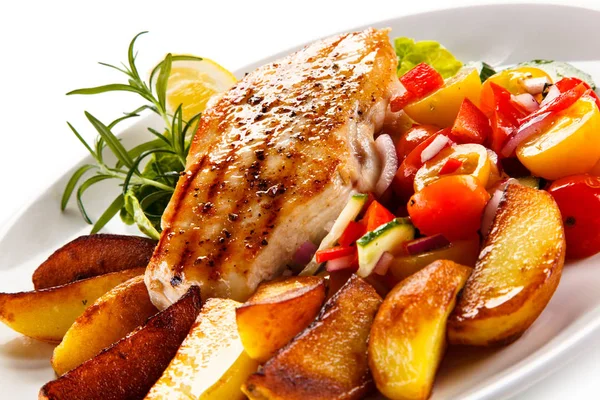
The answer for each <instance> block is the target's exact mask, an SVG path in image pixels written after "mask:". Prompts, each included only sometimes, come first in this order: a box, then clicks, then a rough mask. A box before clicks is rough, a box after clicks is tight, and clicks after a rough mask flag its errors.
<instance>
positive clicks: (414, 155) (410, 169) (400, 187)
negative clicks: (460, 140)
mask: <svg viewBox="0 0 600 400" xmlns="http://www.w3.org/2000/svg"><path fill="white" fill-rule="evenodd" d="M439 135H445V136H450V135H451V130H450V128H445V129H442V130H440V131H438V132H437V133H434V134H433V135H431V136H430V137H428V138H427V139H425V140H424V141H422V142H421V143H420V144H419V145H418V146H417V147H415V148H414V149H413V151H411V152H410V153H408V155H407V156H406V158H405V159H404V161H402V164H400V168H398V172H396V175H395V176H394V180H393V181H392V189H393V190H394V193H395V194H396V196H398V197H399V198H400V200H401V201H402V202H407V201H408V199H410V196H412V195H413V194H414V192H415V190H414V188H413V184H414V182H415V175H416V174H417V171H418V170H419V168H421V167H422V166H423V162H422V161H421V153H422V152H423V150H425V149H426V148H427V146H429V145H430V144H431V142H433V141H434V140H435V138H436V137H438V136H439Z"/></svg>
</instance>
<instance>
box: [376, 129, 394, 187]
mask: <svg viewBox="0 0 600 400" xmlns="http://www.w3.org/2000/svg"><path fill="white" fill-rule="evenodd" d="M375 146H377V152H378V153H379V157H380V158H381V159H382V160H383V168H382V169H381V175H380V176H379V180H378V181H377V184H376V185H375V194H376V195H377V196H381V195H382V194H383V192H385V191H386V190H387V188H388V187H389V186H390V184H391V183H392V180H393V179H394V175H396V171H398V156H397V155H396V147H395V146H394V142H393V141H392V138H391V137H390V135H385V134H384V135H379V137H378V138H377V139H376V140H375Z"/></svg>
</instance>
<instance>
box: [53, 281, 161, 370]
mask: <svg viewBox="0 0 600 400" xmlns="http://www.w3.org/2000/svg"><path fill="white" fill-rule="evenodd" d="M157 312H158V310H157V309H156V307H154V305H153V304H152V302H151V301H150V296H148V290H147V289H146V284H145V283H144V276H143V275H140V276H136V277H135V278H131V279H130V280H128V281H127V282H123V283H121V284H120V285H118V286H116V287H114V288H113V289H112V290H110V291H108V292H107V293H105V294H104V295H103V296H102V297H100V298H99V299H98V300H96V301H95V302H94V304H92V305H91V306H90V307H88V308H86V309H85V311H84V312H83V314H81V315H80V316H79V317H77V319H76V320H75V323H73V325H72V326H71V327H70V328H69V330H68V331H67V333H66V334H65V336H64V337H63V340H62V342H60V344H59V345H58V346H57V347H56V348H55V349H54V355H53V356H52V368H54V371H56V373H57V374H58V375H62V374H64V373H65V372H67V371H70V370H72V369H73V368H75V367H77V366H79V365H80V364H82V363H83V362H84V361H86V360H89V359H90V358H93V357H94V356H95V355H96V354H98V353H100V351H102V350H103V349H105V348H107V347H109V346H110V345H111V344H113V343H115V342H117V341H119V340H121V339H122V338H124V337H125V336H126V335H127V334H128V333H130V332H133V331H134V330H135V329H136V328H137V327H138V326H140V325H143V324H144V323H145V322H146V320H147V319H148V318H150V317H151V316H153V315H154V314H156V313H157Z"/></svg>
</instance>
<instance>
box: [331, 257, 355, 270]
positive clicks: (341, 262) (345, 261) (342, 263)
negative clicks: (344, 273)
mask: <svg viewBox="0 0 600 400" xmlns="http://www.w3.org/2000/svg"><path fill="white" fill-rule="evenodd" d="M355 260H356V256H355V255H354V254H352V255H349V256H346V257H340V258H336V259H335V260H329V261H327V264H325V269H326V270H327V272H335V271H341V270H343V269H350V268H353V267H354V268H356V266H355V265H353V264H354V261H355Z"/></svg>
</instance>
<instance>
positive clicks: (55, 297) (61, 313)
mask: <svg viewBox="0 0 600 400" xmlns="http://www.w3.org/2000/svg"><path fill="white" fill-rule="evenodd" d="M143 273H144V268H136V269H129V270H125V271H119V272H113V273H111V274H106V275H101V276H96V277H94V278H89V279H84V280H82V281H77V282H73V283H69V284H67V285H63V286H57V287H53V288H49V289H42V290H37V291H33V292H20V293H0V321H2V322H4V323H5V324H6V325H8V326H9V327H10V328H12V329H14V330H15V331H17V332H19V333H22V334H23V335H25V336H29V337H32V338H34V339H38V340H43V341H46V342H53V343H58V342H60V341H61V340H62V338H63V336H64V334H65V333H66V332H67V330H68V329H69V328H70V327H71V325H73V322H75V319H76V318H77V317H79V316H80V315H81V313H83V311H84V310H85V309H86V308H88V307H89V306H91V305H92V304H93V303H94V302H95V301H96V300H97V299H98V298H99V297H100V296H102V295H103V294H104V293H106V292H108V291H109V290H111V289H112V288H114V287H115V286H117V285H118V284H120V283H123V282H125V281H127V280H129V279H131V278H133V277H135V276H138V275H142V274H143Z"/></svg>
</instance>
